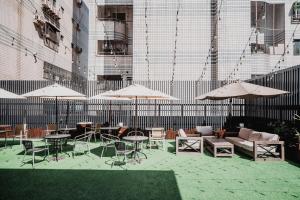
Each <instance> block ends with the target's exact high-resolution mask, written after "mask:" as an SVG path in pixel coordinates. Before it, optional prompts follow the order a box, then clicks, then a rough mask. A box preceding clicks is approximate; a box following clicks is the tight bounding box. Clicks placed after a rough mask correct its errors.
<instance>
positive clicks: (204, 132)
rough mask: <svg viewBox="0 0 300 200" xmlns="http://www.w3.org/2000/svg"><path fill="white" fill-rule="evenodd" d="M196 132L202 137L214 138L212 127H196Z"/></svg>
mask: <svg viewBox="0 0 300 200" xmlns="http://www.w3.org/2000/svg"><path fill="white" fill-rule="evenodd" d="M196 130H197V132H198V133H200V134H201V136H212V135H214V132H213V128H212V126H196Z"/></svg>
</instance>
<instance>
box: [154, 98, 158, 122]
mask: <svg viewBox="0 0 300 200" xmlns="http://www.w3.org/2000/svg"><path fill="white" fill-rule="evenodd" d="M155 126H157V120H156V99H155V100H154V127H155Z"/></svg>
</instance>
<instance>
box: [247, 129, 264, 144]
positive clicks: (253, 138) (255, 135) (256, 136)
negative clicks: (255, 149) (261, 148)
mask: <svg viewBox="0 0 300 200" xmlns="http://www.w3.org/2000/svg"><path fill="white" fill-rule="evenodd" d="M259 140H261V132H257V131H253V132H252V133H250V134H249V138H248V141H250V142H253V141H259Z"/></svg>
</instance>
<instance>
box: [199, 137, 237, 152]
mask: <svg viewBox="0 0 300 200" xmlns="http://www.w3.org/2000/svg"><path fill="white" fill-rule="evenodd" d="M204 144H205V146H206V149H207V150H208V151H210V152H211V153H212V154H213V155H214V157H232V156H233V154H234V146H233V144H231V143H229V142H227V141H226V140H225V139H223V138H216V137H204Z"/></svg>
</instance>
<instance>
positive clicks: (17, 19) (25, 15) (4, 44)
mask: <svg viewBox="0 0 300 200" xmlns="http://www.w3.org/2000/svg"><path fill="white" fill-rule="evenodd" d="M0 4H1V6H0V79H1V80H5V79H7V80H32V79H34V80H43V79H53V80H60V81H61V80H73V81H78V80H82V79H84V77H86V74H87V66H88V31H89V27H88V20H89V17H88V16H89V11H88V8H87V6H86V4H85V2H84V1H81V0H64V1H62V0H26V1H21V0H14V1H11V0H10V1H7V0H0Z"/></svg>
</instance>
